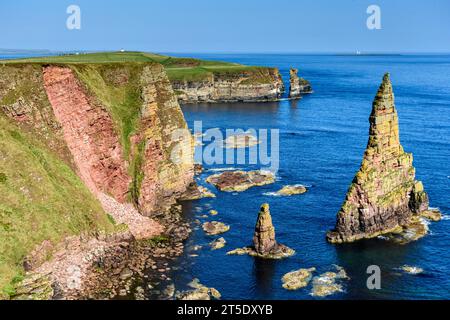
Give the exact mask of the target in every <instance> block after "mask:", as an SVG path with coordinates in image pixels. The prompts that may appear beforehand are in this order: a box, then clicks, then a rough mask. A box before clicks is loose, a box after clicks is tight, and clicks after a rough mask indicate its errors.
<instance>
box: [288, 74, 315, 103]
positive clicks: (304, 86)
mask: <svg viewBox="0 0 450 320" xmlns="http://www.w3.org/2000/svg"><path fill="white" fill-rule="evenodd" d="M289 75H290V80H289V83H290V86H289V98H290V99H296V98H300V97H301V96H302V94H307V93H312V88H311V84H310V83H309V81H307V80H305V79H303V78H300V77H299V76H298V69H294V68H291V69H290V71H289Z"/></svg>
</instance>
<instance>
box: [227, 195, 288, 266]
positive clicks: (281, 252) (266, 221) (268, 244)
mask: <svg viewBox="0 0 450 320" xmlns="http://www.w3.org/2000/svg"><path fill="white" fill-rule="evenodd" d="M294 253H295V251H294V250H293V249H291V248H288V247H287V246H285V245H283V244H280V243H278V242H277V241H276V239H275V228H274V226H273V223H272V216H271V215H270V208H269V205H268V204H267V203H265V204H263V205H262V206H261V210H260V211H259V214H258V219H257V221H256V226H255V233H254V235H253V246H252V247H245V248H238V249H235V250H233V251H230V252H228V254H236V255H243V254H248V255H251V256H256V257H260V258H266V259H282V258H286V257H290V256H292V255H293V254H294Z"/></svg>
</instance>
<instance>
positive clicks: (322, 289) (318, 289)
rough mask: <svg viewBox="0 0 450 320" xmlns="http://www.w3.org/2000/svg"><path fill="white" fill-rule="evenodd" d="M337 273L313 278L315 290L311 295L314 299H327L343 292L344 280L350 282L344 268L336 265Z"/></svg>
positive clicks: (326, 273)
mask: <svg viewBox="0 0 450 320" xmlns="http://www.w3.org/2000/svg"><path fill="white" fill-rule="evenodd" d="M334 268H335V269H336V271H337V272H332V271H328V272H325V273H323V274H321V275H320V276H318V277H314V278H313V281H312V283H313V288H312V290H311V295H312V296H313V297H320V298H322V297H326V296H329V295H332V294H335V293H337V292H343V291H344V287H343V285H342V281H343V280H349V277H348V276H347V273H346V272H345V270H344V268H342V267H340V266H337V265H334Z"/></svg>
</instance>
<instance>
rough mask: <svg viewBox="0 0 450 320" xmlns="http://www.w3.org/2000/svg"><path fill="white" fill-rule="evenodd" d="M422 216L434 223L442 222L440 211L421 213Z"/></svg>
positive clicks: (431, 210) (433, 210)
mask: <svg viewBox="0 0 450 320" xmlns="http://www.w3.org/2000/svg"><path fill="white" fill-rule="evenodd" d="M420 216H421V217H423V218H425V219H427V220H430V221H434V222H438V221H441V220H442V213H441V212H440V211H439V210H438V209H430V210H425V211H423V212H421V213H420Z"/></svg>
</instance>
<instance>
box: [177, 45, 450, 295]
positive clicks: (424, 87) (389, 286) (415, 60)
mask: <svg viewBox="0 0 450 320" xmlns="http://www.w3.org/2000/svg"><path fill="white" fill-rule="evenodd" d="M192 56H195V57H200V58H204V59H217V60H226V61H232V62H239V63H244V64H251V65H264V66H274V67H278V68H280V71H281V72H282V74H283V76H284V78H285V80H286V81H287V80H288V73H289V67H291V66H293V67H296V68H299V70H300V74H301V75H302V76H304V77H305V78H307V79H308V80H310V81H311V83H312V86H313V87H314V90H315V92H314V94H312V95H310V96H307V97H305V98H304V99H302V100H300V101H282V102H279V103H258V104H247V103H239V104H212V105H207V104H203V105H186V106H183V111H184V114H185V116H186V119H187V121H188V123H189V125H190V126H191V127H192V126H193V122H194V121H196V120H202V121H203V126H204V127H205V128H213V127H218V128H221V129H225V128H242V129H249V128H255V129H259V128H269V129H270V128H276V129H279V130H280V170H279V172H278V181H277V183H275V184H273V185H269V186H265V187H259V188H253V189H250V190H248V191H246V192H243V193H239V194H230V193H222V192H216V193H217V198H216V199H212V200H211V199H205V200H200V201H196V202H192V203H191V204H189V205H188V206H186V208H185V211H186V215H187V217H188V218H190V219H195V218H196V217H198V216H200V215H203V214H207V213H208V210H209V208H214V209H216V210H218V211H219V215H218V216H217V217H214V218H209V219H200V220H201V221H202V222H204V221H207V220H219V221H223V222H225V223H227V224H229V225H231V230H230V231H229V232H228V233H226V234H224V237H225V239H226V240H227V242H228V243H227V246H226V247H225V248H224V249H221V250H218V251H210V250H209V248H208V246H207V244H208V243H209V242H210V241H211V238H210V237H207V236H205V235H204V233H203V231H202V230H201V229H197V230H196V231H195V232H194V233H193V235H192V237H191V239H190V240H189V244H188V247H189V246H192V245H203V246H204V247H203V249H202V250H199V251H196V252H191V251H189V250H187V252H186V254H185V256H184V257H183V258H182V259H181V261H182V265H183V269H182V270H180V271H178V272H177V273H176V274H175V275H174V279H175V282H176V286H177V287H178V288H182V287H183V286H184V285H185V284H186V283H187V282H189V281H190V280H192V278H194V277H197V278H199V279H200V281H201V282H202V283H204V284H205V285H207V286H211V287H215V288H217V289H218V290H219V291H220V292H221V293H222V295H223V298H224V299H311V298H312V297H311V296H310V288H309V287H308V288H304V289H301V290H298V291H287V290H285V289H283V288H282V287H281V277H282V276H283V275H284V274H285V273H286V272H289V271H291V270H295V269H299V268H307V267H316V268H317V270H318V273H320V272H326V271H329V270H331V269H332V267H331V265H332V264H338V265H341V266H343V267H344V268H345V269H346V270H347V272H348V274H349V276H350V278H351V280H350V281H348V282H346V283H345V285H344V286H345V292H343V293H337V294H335V295H332V296H330V297H329V298H331V299H448V298H450V280H449V273H450V250H449V248H448V244H449V241H450V235H449V233H448V231H449V228H450V221H449V220H446V219H444V220H443V221H441V222H439V223H434V224H432V225H431V226H430V229H431V234H430V235H428V236H427V237H425V238H423V239H421V240H419V241H417V242H414V243H410V244H408V245H403V246H402V245H394V244H389V243H387V242H385V241H382V240H370V241H362V242H359V243H356V244H350V245H338V246H336V245H330V244H328V243H327V242H326V241H325V233H326V231H327V230H329V229H331V228H333V226H334V223H335V217H336V213H337V212H338V210H339V208H340V206H341V204H342V202H343V200H344V197H345V194H346V191H347V188H348V187H349V185H350V183H351V181H352V179H353V177H354V174H355V173H356V172H357V170H358V169H359V165H360V162H361V159H362V155H363V152H364V149H365V146H366V143H367V138H368V126H369V124H368V117H369V114H370V111H371V104H372V100H373V98H374V95H375V93H376V90H377V88H378V86H379V84H380V82H381V78H382V76H383V74H384V73H385V72H387V71H389V72H390V73H391V79H392V82H393V86H394V91H395V95H396V105H397V109H398V113H399V118H400V120H399V121H400V135H401V142H402V144H403V146H404V148H405V150H406V151H407V152H412V153H413V154H414V165H415V167H416V169H417V178H418V179H420V180H422V181H423V182H424V185H425V188H426V190H427V191H428V193H429V195H430V199H431V206H432V207H439V208H440V209H441V210H442V211H443V213H444V214H448V213H450V201H449V200H450V179H449V176H450V161H449V160H448V159H449V157H450V56H412V55H408V56H326V55H317V56H305V55H199V54H195V55H194V54H193V55H192ZM227 166H228V167H229V166H230V165H225V166H224V167H227ZM236 167H239V168H254V166H253V167H252V166H249V167H245V166H236ZM212 173H213V172H205V173H204V175H203V176H202V177H201V178H202V179H203V178H204V177H206V176H208V175H209V174H212ZM296 183H301V184H305V185H310V186H311V188H310V190H309V192H308V193H307V194H305V195H300V196H293V197H287V198H286V197H273V196H267V195H265V193H267V192H271V191H276V190H278V189H279V188H280V187H281V186H283V185H286V184H296ZM210 188H211V186H210ZM211 189H213V188H211ZM264 202H268V203H269V204H270V206H271V213H272V217H273V220H274V224H275V228H276V232H277V238H278V240H279V241H280V242H282V243H284V244H286V245H288V246H290V247H292V248H294V249H295V250H296V251H297V253H296V255H295V256H293V257H291V258H289V259H286V260H282V261H268V260H260V259H255V258H252V257H248V256H227V255H225V253H226V252H227V251H228V250H231V249H234V248H236V247H242V246H244V245H248V244H250V243H251V239H252V232H253V228H254V224H255V220H256V217H257V213H258V210H259V207H260V205H261V204H262V203H264ZM191 254H198V256H197V257H191V256H190V255H191ZM373 264H376V265H378V266H380V267H381V270H382V289H381V290H368V289H367V287H366V280H367V277H368V275H367V274H366V268H367V266H369V265H373ZM405 264H407V265H412V266H418V267H421V268H423V269H424V270H425V272H424V273H423V274H421V275H415V276H414V275H408V274H404V273H401V272H399V271H398V270H396V268H398V267H400V266H402V265H405Z"/></svg>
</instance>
